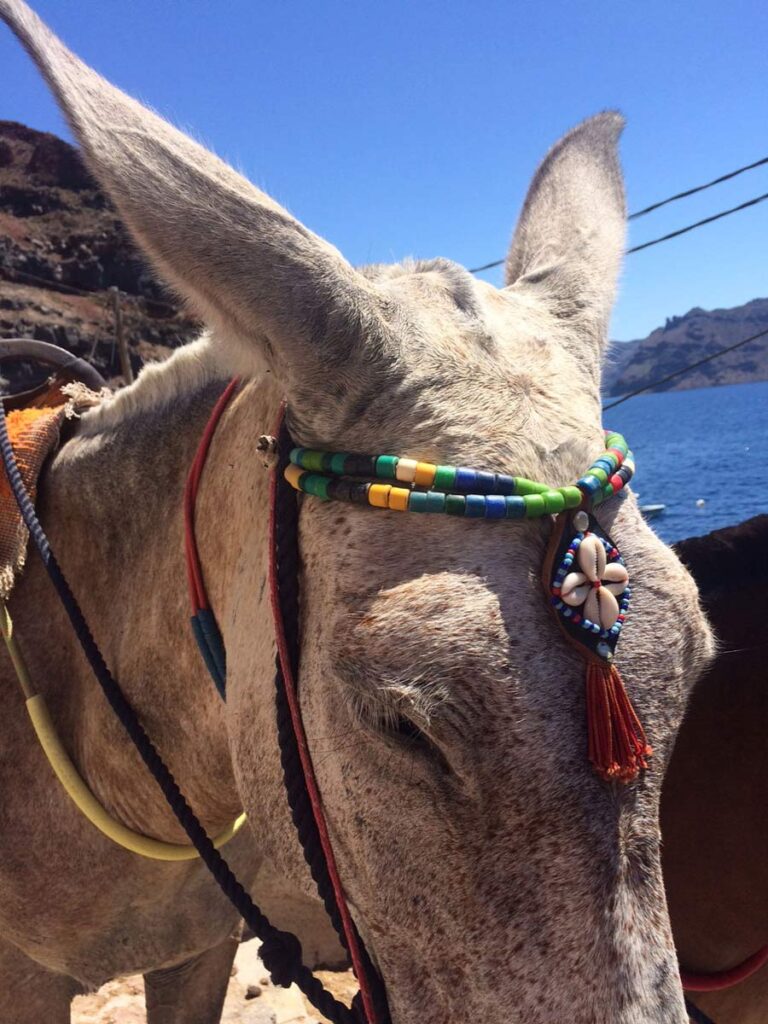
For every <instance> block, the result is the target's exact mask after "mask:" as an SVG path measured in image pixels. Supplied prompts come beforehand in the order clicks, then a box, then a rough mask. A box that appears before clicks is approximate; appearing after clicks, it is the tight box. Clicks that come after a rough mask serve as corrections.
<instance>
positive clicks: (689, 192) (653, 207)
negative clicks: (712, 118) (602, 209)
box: [627, 156, 768, 220]
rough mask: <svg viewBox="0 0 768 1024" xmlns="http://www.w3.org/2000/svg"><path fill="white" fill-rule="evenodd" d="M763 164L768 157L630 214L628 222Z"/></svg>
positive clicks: (767, 162)
mask: <svg viewBox="0 0 768 1024" xmlns="http://www.w3.org/2000/svg"><path fill="white" fill-rule="evenodd" d="M763 164H768V156H764V157H763V158H762V160H755V162H754V163H753V164H747V165H746V166H745V167H739V168H738V169H737V170H735V171H729V172H728V174H721V175H720V177H719V178H713V180H712V181H708V182H707V183H706V184H705V185H696V186H695V187H694V188H689V189H686V191H685V192H678V193H677V194H676V195H674V196H670V197H669V198H668V199H661V200H660V201H659V202H658V203H651V205H650V206H646V207H645V209H643V210H638V211H637V213H630V215H629V217H628V218H627V220H637V218H638V217H644V216H645V215H646V214H647V213H653V211H654V210H659V209H661V207H662V206H666V205H667V203H674V202H676V201H677V200H678V199H687V198H688V196H695V195H696V193H697V192H704V191H705V190H706V189H708V188H713V187H714V186H715V185H721V184H722V183H723V182H724V181H730V180H731V178H737V177H738V176H739V175H740V174H744V172H745V171H753V170H754V169H755V167H762V166H763Z"/></svg>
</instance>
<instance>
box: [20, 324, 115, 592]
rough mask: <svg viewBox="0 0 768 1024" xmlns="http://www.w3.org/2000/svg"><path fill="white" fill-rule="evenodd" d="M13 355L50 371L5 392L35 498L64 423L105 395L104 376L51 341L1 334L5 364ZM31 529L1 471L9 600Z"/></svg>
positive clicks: (26, 478)
mask: <svg viewBox="0 0 768 1024" xmlns="http://www.w3.org/2000/svg"><path fill="white" fill-rule="evenodd" d="M11 359H25V360H29V361H33V362H39V363H42V364H43V366H45V367H47V368H50V370H51V371H52V373H51V375H50V376H49V377H47V379H46V380H44V381H43V382H42V383H41V384H38V385H36V386H35V387H33V388H30V389H29V390H27V391H22V392H18V393H16V394H14V395H5V396H3V397H2V405H3V412H4V414H5V417H6V422H7V425H8V434H9V436H10V439H11V444H12V446H13V451H14V454H15V456H16V461H17V464H18V467H19V470H20V472H21V475H22V478H23V480H24V483H25V485H26V487H27V490H28V491H29V493H30V494H31V495H32V498H33V499H34V497H35V495H36V492H37V484H38V480H39V479H40V475H41V473H42V471H43V467H44V465H45V463H46V461H47V459H48V457H49V456H50V455H51V454H52V453H53V452H54V451H55V450H56V448H57V447H58V446H59V442H60V438H61V431H62V427H63V425H64V423H65V420H66V419H67V418H68V417H72V416H74V415H76V414H77V411H78V409H80V408H85V407H88V406H89V405H94V404H96V403H97V402H98V401H100V400H101V397H102V392H103V389H104V388H105V387H106V382H105V380H104V378H103V377H102V376H101V374H100V373H98V371H97V370H95V369H94V368H93V367H92V366H90V365H89V364H88V363H86V362H85V360H83V359H78V358H77V357H75V356H73V355H72V354H71V353H70V352H67V351H66V350H65V349H62V348H59V347H58V346H56V345H50V344H48V343H47V342H42V341H33V340H30V339H28V338H11V339H8V340H3V339H0V367H1V366H2V364H3V363H4V362H8V361H9V360H11ZM27 539H28V534H27V530H26V527H25V526H24V524H23V522H22V520H21V513H20V512H19V509H18V506H17V504H16V501H15V499H14V497H13V494H12V493H11V489H10V487H9V485H8V481H7V479H6V477H5V475H4V474H3V475H2V476H0V600H2V601H7V600H8V598H9V596H10V594H11V591H12V590H13V585H14V582H15V580H16V577H17V576H18V574H19V573H20V572H21V570H22V569H23V567H24V562H25V559H26V549H27Z"/></svg>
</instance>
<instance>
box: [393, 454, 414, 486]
mask: <svg viewBox="0 0 768 1024" xmlns="http://www.w3.org/2000/svg"><path fill="white" fill-rule="evenodd" d="M417 466H418V462H417V461H416V459H400V461H399V462H398V464H397V469H396V470H395V476H396V477H397V479H398V480H402V481H403V482H404V483H407V484H411V483H413V478H414V477H415V476H416V467H417Z"/></svg>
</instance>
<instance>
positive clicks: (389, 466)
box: [285, 433, 634, 519]
mask: <svg viewBox="0 0 768 1024" xmlns="http://www.w3.org/2000/svg"><path fill="white" fill-rule="evenodd" d="M290 459H291V465H289V466H288V467H287V468H286V470H285V477H286V479H287V480H288V482H289V483H290V484H291V486H292V487H294V488H295V489H296V490H298V491H302V492H303V493H305V494H311V495H312V496H313V497H316V498H320V499H322V500H324V501H347V502H352V503H353V504H356V505H369V506H372V507H374V508H386V509H391V510H393V511H397V512H416V513H443V514H444V515H449V516H450V515H452V516H465V517H468V518H473V519H536V518H539V517H541V516H546V515H556V514H557V513H559V512H563V511H564V510H566V509H576V508H580V507H583V506H588V507H589V506H592V505H597V504H599V503H600V502H601V501H604V500H605V499H606V498H609V497H611V496H612V495H613V494H616V493H618V491H620V490H622V489H623V488H624V487H625V486H626V485H627V483H629V481H630V480H631V478H632V474H633V472H634V462H633V460H632V453H631V452H630V451H629V448H628V447H627V443H626V441H625V440H624V438H623V437H622V436H621V434H616V433H606V449H605V451H604V452H603V453H602V455H600V457H599V458H597V459H596V460H595V461H594V462H593V463H592V465H591V466H590V467H589V469H588V470H587V472H586V473H585V474H584V476H582V477H580V478H579V480H577V481H576V483H575V484H571V485H569V486H566V487H550V486H548V485H547V484H542V483H538V482H537V481H535V480H528V479H527V478H526V477H519V476H510V475H508V474H506V473H493V472H489V471H487V470H476V469H470V468H468V467H466V466H441V465H434V464H433V463H431V462H422V461H419V460H418V459H412V458H401V457H400V456H397V455H358V454H354V453H347V452H323V451H315V450H313V449H311V448H294V449H293V450H292V451H291V454H290ZM356 477H363V478H368V479H363V480H359V479H355V478H356Z"/></svg>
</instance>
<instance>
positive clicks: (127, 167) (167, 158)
mask: <svg viewBox="0 0 768 1024" xmlns="http://www.w3.org/2000/svg"><path fill="white" fill-rule="evenodd" d="M0 17H2V18H3V19H4V20H5V21H6V22H7V23H8V24H9V25H10V27H11V28H12V29H13V31H14V32H15V33H16V35H17V36H18V37H19V39H20V40H21V41H22V43H23V44H24V46H25V47H26V49H27V50H28V51H29V53H30V54H31V56H32V58H33V59H34V61H35V63H36V64H37V65H38V67H39V68H40V70H41V71H42V73H43V75H44V76H45V78H46V80H47V81H48V84H49V85H50V87H51V88H52V90H53V91H54V93H55V94H56V97H57V98H58V100H59V103H60V104H61V107H62V109H63V111H64V113H65V114H66V116H67V118H68V120H69V122H70V124H71V126H72V130H73V132H74V133H75V135H76V137H77V139H78V141H79V142H80V144H81V145H82V147H83V150H84V153H85V157H86V161H87V163H88V167H89V169H90V170H91V171H92V173H93V174H94V176H95V177H96V178H97V180H98V181H99V182H100V183H101V184H102V185H103V187H104V189H105V190H106V191H107V193H108V194H109V196H110V198H111V199H112V200H113V201H114V203H115V205H116V207H117V208H118V210H119V212H120V215H121V216H122V217H123V219H124V220H125V223H126V224H127V226H128V228H129V229H130V231H131V232H132V234H133V235H134V236H135V238H136V241H137V242H138V243H139V245H140V247H141V248H142V249H143V250H144V252H145V253H146V254H147V255H148V256H149V258H150V259H151V261H152V262H153V263H154V265H155V266H156V267H157V270H158V272H159V273H160V275H161V276H162V277H163V278H164V279H165V280H166V281H168V282H169V283H171V284H172V285H173V286H175V288H176V289H177V291H178V292H179V293H180V294H181V295H183V296H184V297H185V298H186V299H187V300H188V302H189V304H190V305H191V306H192V307H193V309H194V310H195V311H196V312H197V313H198V314H199V315H200V316H201V317H202V319H203V320H204V321H206V323H207V324H209V325H210V326H212V327H213V328H214V329H216V328H219V330H218V331H215V333H217V334H218V335H219V336H220V337H221V338H224V339H227V342H228V343H231V344H237V345H239V346H241V347H245V348H246V350H247V351H248V352H249V353H252V354H254V355H255V354H257V353H258V354H259V355H260V356H261V357H263V358H264V359H265V360H266V361H267V363H268V364H269V365H271V366H272V367H273V368H274V370H275V372H276V373H277V374H278V376H279V379H280V382H281V384H282V385H283V386H284V388H285V389H286V391H287V392H288V393H289V394H290V393H291V390H292V387H294V386H297V387H298V389H299V391H301V392H302V393H305V394H306V393H311V391H312V388H314V387H318V389H319V391H320V392H321V393H322V392H323V384H324V381H325V380H328V381H330V382H335V386H338V380H339V377H343V376H344V373H345V372H352V373H354V370H355V364H356V362H357V359H358V357H359V358H360V363H361V364H364V363H365V361H366V360H367V361H368V362H370V361H371V360H373V358H374V356H373V353H374V352H375V353H381V352H382V350H383V349H385V348H386V338H387V332H386V331H385V330H384V327H383V324H382V319H381V317H380V316H379V303H378V296H377V294H376V292H375V289H374V286H373V285H372V284H371V283H370V282H368V281H367V280H366V279H365V278H364V277H363V276H362V275H360V274H358V273H357V272H356V271H355V270H354V269H353V268H352V267H351V266H350V265H349V263H347V261H346V260H345V259H343V257H342V256H341V254H340V253H339V252H338V251H337V250H336V249H335V248H333V246H331V245H329V244H328V243H327V242H325V241H324V240H323V239H321V238H319V237H318V236H317V235H315V234H313V233H312V232H311V231H309V230H308V229H307V228H305V227H304V226H303V225H302V224H300V223H299V222H298V221H297V220H295V219H294V218H293V217H292V216H291V215H290V214H289V213H288V212H287V211H286V210H284V209H283V208H282V207H281V206H280V205H279V204H278V203H276V202H274V200H272V199H270V197H269V196H267V195H265V194H264V193H263V192H261V191H260V190H259V189H257V188H256V187H255V186H253V185H252V184H251V183H250V182H248V181H247V180H246V179H245V178H243V177H242V176H241V175H239V174H238V173H237V172H236V171H234V170H233V169H232V168H231V167H229V166H228V165H227V164H225V163H224V162H223V161H222V160H220V159H219V158H218V157H216V156H214V155H213V154H212V153H210V152H209V151H208V150H206V149H205V148H203V147H202V146H200V145H199V144H198V143H196V142H194V141H193V140H192V139H190V138H189V137H188V136H186V135H184V134H183V133H182V132H180V131H178V130H176V129H175V128H173V127H172V126H171V125H170V124H168V123H167V122H166V121H164V120H163V119H162V118H160V117H158V116H157V115H156V114H153V113H152V112H151V111H149V110H147V109H146V108H145V107H143V106H142V105H141V104H139V103H137V102H136V101H135V100H133V99H131V98H130V97H128V96H126V95H125V94H124V93H122V92H121V91H120V90H119V89H116V88H115V87H114V86H112V85H110V84H109V83H108V82H106V81H105V80H104V79H103V78H101V77H100V76H99V75H98V74H96V72H95V71H93V70H92V69H91V68H89V67H87V66H86V65H85V64H83V63H82V61H80V60H79V59H78V58H77V57H76V56H74V54H72V53H71V52H70V51H69V50H68V49H67V48H66V47H65V46H64V45H63V43H62V42H61V41H60V40H59V39H58V38H57V37H56V36H55V35H54V34H53V33H52V32H51V31H50V30H49V29H48V28H47V26H46V25H44V24H43V22H42V21H41V20H40V19H39V18H38V17H37V15H36V14H34V12H33V11H31V10H30V8H29V7H28V6H27V5H26V4H25V3H23V2H22V0H0ZM366 342H370V343H371V348H370V350H369V351H366V353H363V352H362V349H363V346H364V345H365V343H366ZM316 398H317V393H316V394H315V399H316Z"/></svg>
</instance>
